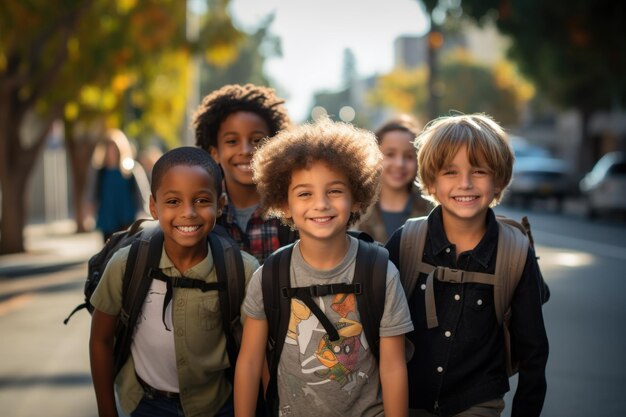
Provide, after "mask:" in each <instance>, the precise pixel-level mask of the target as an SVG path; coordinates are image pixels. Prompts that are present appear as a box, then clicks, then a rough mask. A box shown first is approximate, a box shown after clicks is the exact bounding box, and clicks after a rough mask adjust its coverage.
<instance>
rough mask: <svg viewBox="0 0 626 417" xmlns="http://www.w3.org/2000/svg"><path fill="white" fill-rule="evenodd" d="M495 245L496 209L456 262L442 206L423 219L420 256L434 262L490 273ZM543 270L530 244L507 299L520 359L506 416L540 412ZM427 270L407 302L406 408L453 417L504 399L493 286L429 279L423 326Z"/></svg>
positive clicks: (394, 255) (395, 250)
mask: <svg viewBox="0 0 626 417" xmlns="http://www.w3.org/2000/svg"><path fill="white" fill-rule="evenodd" d="M402 230H403V228H400V229H398V230H397V231H396V232H395V233H394V234H393V236H392V237H391V238H390V239H389V241H388V242H387V245H386V248H387V249H388V250H389V257H390V260H391V261H392V262H393V263H394V264H395V265H396V266H398V267H399V265H400V263H399V249H400V236H401V234H402ZM497 243H498V225H497V221H496V218H495V214H494V212H493V211H492V210H491V209H489V212H488V213H487V231H486V233H485V235H484V236H483V238H482V240H481V241H480V242H479V243H478V245H477V246H476V247H475V248H474V249H473V250H471V251H467V252H463V253H462V254H461V255H460V256H459V259H458V261H457V259H456V258H457V255H456V249H455V245H454V244H452V243H450V242H449V241H448V239H447V237H446V234H445V232H444V229H443V223H442V217H441V207H437V208H436V209H434V210H433V211H432V212H431V214H430V215H429V217H428V236H427V238H426V245H425V248H424V254H423V260H424V261H425V262H427V263H429V264H432V265H441V266H447V267H450V268H457V269H464V270H467V271H476V272H487V273H493V272H494V270H495V261H496V252H497ZM540 280H541V275H540V271H539V266H538V264H537V261H536V258H535V253H534V251H533V250H532V249H529V254H528V258H527V261H526V265H525V267H524V272H523V275H522V278H521V280H520V282H519V285H518V286H517V288H516V290H515V293H514V296H513V301H512V318H511V340H512V349H513V351H514V352H515V355H516V356H517V357H518V358H519V359H520V366H519V383H518V387H517V390H516V393H515V397H514V400H513V407H512V413H511V416H512V417H517V416H520V417H521V416H524V417H533V416H539V415H540V413H541V409H542V407H543V401H544V398H545V394H546V378H545V368H546V362H547V359H548V338H547V336H546V331H545V327H544V323H543V314H542V310H541V305H542V303H541V296H540V282H541V281H540ZM425 283H426V275H425V274H420V277H419V280H418V283H417V286H416V287H415V291H414V293H413V294H412V295H411V296H410V297H409V307H410V310H411V317H412V319H413V325H414V326H415V330H414V331H413V332H411V333H409V334H408V335H407V337H408V338H409V339H410V340H411V341H412V342H413V344H414V345H415V354H414V355H413V359H412V360H411V361H410V362H409V363H408V372H409V407H410V408H417V409H427V410H429V411H430V412H433V413H435V414H438V415H441V416H451V415H454V414H456V413H459V412H461V411H463V410H465V409H467V408H469V407H471V406H473V405H476V404H479V403H482V402H485V401H488V400H492V399H495V398H500V397H502V396H503V395H504V394H505V393H506V392H507V391H508V390H509V381H508V378H507V374H506V369H505V366H504V338H503V333H502V328H501V326H499V325H498V322H497V319H496V314H495V310H494V307H493V305H494V302H493V287H491V286H490V285H486V284H455V283H444V282H440V281H437V280H435V281H434V291H435V304H436V308H437V317H438V319H439V326H438V327H435V328H433V329H428V328H427V326H426V313H425V311H426V310H425V306H424V300H425V297H424V288H425Z"/></svg>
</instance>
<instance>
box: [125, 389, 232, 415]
mask: <svg viewBox="0 0 626 417" xmlns="http://www.w3.org/2000/svg"><path fill="white" fill-rule="evenodd" d="M234 415H235V408H234V406H233V396H232V395H231V396H230V397H229V398H228V400H227V401H226V403H225V404H224V406H223V407H222V408H221V409H220V410H219V411H218V412H217V414H215V417H233V416H234ZM130 416H131V417H184V416H185V413H184V412H183V407H182V405H181V404H180V400H179V399H177V398H168V397H164V396H162V395H154V396H153V395H148V394H145V395H144V396H143V398H142V399H141V402H140V403H139V405H138V406H137V408H136V409H135V410H134V411H133V412H132V413H130Z"/></svg>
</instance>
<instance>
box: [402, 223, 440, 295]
mask: <svg viewBox="0 0 626 417" xmlns="http://www.w3.org/2000/svg"><path fill="white" fill-rule="evenodd" d="M427 233H428V220H427V217H426V216H424V217H416V218H413V219H409V220H407V221H406V223H404V227H403V228H402V234H401V235H400V256H399V258H400V280H401V281H402V287H403V288H404V293H405V294H406V298H407V300H408V299H409V298H410V297H411V295H412V294H413V291H414V290H415V285H416V284H417V279H418V277H419V273H420V272H423V273H426V274H428V273H430V272H431V271H432V270H433V268H434V267H433V266H432V265H428V264H425V263H424V262H422V258H423V257H424V245H425V244H426V235H427Z"/></svg>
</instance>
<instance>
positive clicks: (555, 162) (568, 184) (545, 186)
mask: <svg viewBox="0 0 626 417" xmlns="http://www.w3.org/2000/svg"><path fill="white" fill-rule="evenodd" d="M576 192H577V186H576V181H575V179H574V173H573V171H572V169H571V168H570V165H569V164H568V163H567V162H566V161H564V160H562V159H558V158H552V157H549V156H527V157H516V160H515V164H514V165H513V179H512V180H511V184H510V185H509V188H508V191H507V194H505V202H510V203H516V202H521V204H522V205H523V206H525V207H528V206H530V203H531V202H532V201H533V200H534V199H542V200H546V199H554V200H556V204H557V207H556V209H557V211H560V210H561V209H562V204H563V200H565V198H566V197H569V196H571V195H574V194H576Z"/></svg>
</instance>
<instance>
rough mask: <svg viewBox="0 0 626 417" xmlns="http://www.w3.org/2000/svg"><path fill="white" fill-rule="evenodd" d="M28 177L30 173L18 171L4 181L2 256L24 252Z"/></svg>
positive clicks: (0, 241)
mask: <svg viewBox="0 0 626 417" xmlns="http://www.w3.org/2000/svg"><path fill="white" fill-rule="evenodd" d="M27 176H28V173H26V172H19V171H18V172H13V174H12V175H11V176H9V177H8V178H3V181H2V221H1V228H2V236H1V237H0V254H2V255H4V254H9V253H19V252H24V235H23V232H24V226H25V222H26V191H25V190H26V184H27V182H28V181H27Z"/></svg>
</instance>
